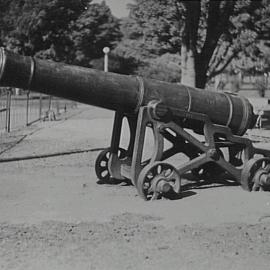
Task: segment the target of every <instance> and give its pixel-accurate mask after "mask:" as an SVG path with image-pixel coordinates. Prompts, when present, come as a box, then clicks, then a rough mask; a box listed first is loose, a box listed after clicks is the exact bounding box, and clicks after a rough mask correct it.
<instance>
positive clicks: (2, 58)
mask: <svg viewBox="0 0 270 270" xmlns="http://www.w3.org/2000/svg"><path fill="white" fill-rule="evenodd" d="M6 59H7V58H6V54H5V50H4V48H0V81H1V79H2V76H3V73H4V66H5V64H6Z"/></svg>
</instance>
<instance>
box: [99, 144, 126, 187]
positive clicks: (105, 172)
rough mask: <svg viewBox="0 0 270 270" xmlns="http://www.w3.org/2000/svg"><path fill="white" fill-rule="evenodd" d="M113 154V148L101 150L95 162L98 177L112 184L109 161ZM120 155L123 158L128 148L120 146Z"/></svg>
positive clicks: (103, 181)
mask: <svg viewBox="0 0 270 270" xmlns="http://www.w3.org/2000/svg"><path fill="white" fill-rule="evenodd" d="M110 155H111V149H110V148H106V149H104V150H103V151H101V152H100V153H99V155H98V157H97V159H96V163H95V171H96V175H97V177H98V179H99V180H100V181H101V182H102V183H105V184H110V183H111V182H112V178H111V175H110V172H109V169H108V162H109V158H110ZM117 155H118V157H119V158H120V159H123V158H124V157H125V156H126V150H125V149H122V148H119V150H118V154H117Z"/></svg>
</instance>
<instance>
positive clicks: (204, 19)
mask: <svg viewBox="0 0 270 270" xmlns="http://www.w3.org/2000/svg"><path fill="white" fill-rule="evenodd" d="M269 6H270V3H269V0H258V1H251V0H231V1H216V0H194V1H180V0H168V1H166V0H147V1H146V0H136V1H135V4H134V5H130V20H131V22H132V23H131V22H129V24H127V28H128V29H130V30H135V31H136V32H137V35H136V33H134V32H133V31H129V33H130V34H129V37H128V38H129V39H130V40H135V39H134V38H136V39H138V38H139V43H143V44H145V47H144V49H145V50H146V51H148V53H149V55H151V54H156V55H161V54H164V53H165V52H170V53H178V54H181V57H182V60H181V68H182V74H181V75H182V82H183V83H186V84H190V85H193V86H194V85H196V86H197V87H201V88H203V87H204V86H205V84H206V82H207V80H209V79H210V78H212V77H214V76H215V75H217V74H218V73H220V72H223V71H224V69H225V68H226V67H227V66H228V65H229V64H230V63H231V61H232V59H235V58H237V57H239V56H240V54H239V53H240V52H241V53H242V55H243V54H244V55H251V54H254V53H255V52H256V50H258V46H255V45H256V40H258V39H259V38H262V37H264V36H267V35H269ZM132 24H134V25H132ZM130 25H132V26H131V27H130ZM127 33H128V31H127Z"/></svg>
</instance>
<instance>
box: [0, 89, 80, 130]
mask: <svg viewBox="0 0 270 270" xmlns="http://www.w3.org/2000/svg"><path fill="white" fill-rule="evenodd" d="M76 106H77V104H76V102H74V101H69V100H65V99H61V98H56V97H52V96H48V95H43V94H38V93H35V92H29V91H21V90H19V89H10V88H0V134H2V133H4V132H10V131H12V130H15V129H18V128H22V127H24V126H28V125H31V124H32V123H34V122H36V121H40V120H46V119H48V120H56V117H57V116H58V115H59V114H61V113H62V112H66V111H67V110H70V109H72V108H75V107H76Z"/></svg>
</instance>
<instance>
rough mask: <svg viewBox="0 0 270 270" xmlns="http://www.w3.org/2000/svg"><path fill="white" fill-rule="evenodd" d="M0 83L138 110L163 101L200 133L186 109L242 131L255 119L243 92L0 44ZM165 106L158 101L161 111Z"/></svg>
mask: <svg viewBox="0 0 270 270" xmlns="http://www.w3.org/2000/svg"><path fill="white" fill-rule="evenodd" d="M0 86H11V87H17V88H24V89H28V90H33V91H37V92H42V93H45V94H49V95H54V96H59V97H64V98H67V99H70V100H74V101H78V102H81V103H86V104H90V105H95V106H99V107H102V108H107V109H112V110H119V109H120V110H121V111H123V112H125V113H134V114H137V113H138V110H139V108H140V107H141V106H146V105H147V104H148V103H149V102H153V101H159V102H162V104H164V106H165V107H167V109H169V110H170V112H171V113H172V115H173V117H174V118H175V119H174V120H175V121H177V122H178V123H179V124H180V125H181V126H183V127H188V128H191V129H193V130H195V131H197V132H200V133H202V128H203V125H202V124H201V122H200V121H197V120H194V119H192V118H190V117H189V118H188V119H187V117H186V115H185V114H194V113H199V114H203V115H207V116H208V117H209V119H210V120H211V121H212V122H213V123H215V124H219V125H223V126H228V127H229V128H231V130H232V132H233V133H234V134H237V135H243V134H244V133H245V132H246V130H247V129H249V128H251V127H252V126H253V125H254V115H253V109H252V106H251V104H250V103H249V102H248V101H247V100H246V99H244V98H242V97H239V96H234V95H231V94H226V93H217V92H211V91H204V90H203V91H202V90H199V89H195V88H191V87H187V86H185V85H181V84H172V83H166V82H161V81H156V80H150V79H143V78H140V77H134V76H126V75H119V74H114V73H105V72H102V71H98V70H93V69H88V68H83V67H78V66H71V65H66V64H62V63H56V62H52V61H45V60H40V59H34V58H32V57H27V56H21V55H17V54H14V53H11V52H7V51H5V50H4V49H1V50H0ZM163 109H164V110H165V111H166V108H163ZM160 110H161V108H160V107H159V112H158V113H157V115H158V114H159V113H160Z"/></svg>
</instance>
